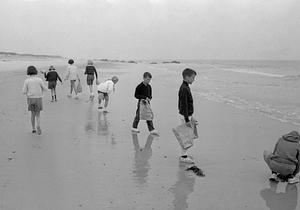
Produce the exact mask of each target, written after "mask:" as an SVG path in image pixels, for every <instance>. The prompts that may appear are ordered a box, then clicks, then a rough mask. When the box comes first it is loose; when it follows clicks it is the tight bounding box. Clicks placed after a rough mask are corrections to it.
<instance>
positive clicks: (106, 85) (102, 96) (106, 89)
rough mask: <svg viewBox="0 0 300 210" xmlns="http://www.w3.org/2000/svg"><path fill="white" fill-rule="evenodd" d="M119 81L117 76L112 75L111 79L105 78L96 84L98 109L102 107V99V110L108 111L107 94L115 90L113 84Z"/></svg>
mask: <svg viewBox="0 0 300 210" xmlns="http://www.w3.org/2000/svg"><path fill="white" fill-rule="evenodd" d="M118 81H119V78H118V77H117V76H113V77H112V78H111V79H108V80H106V81H105V82H102V83H100V84H99V85H98V103H99V104H98V109H102V108H103V107H102V106H101V102H102V100H104V109H103V112H106V113H107V112H108V110H107V106H108V101H109V95H110V94H111V93H112V92H114V91H115V84H117V82H118Z"/></svg>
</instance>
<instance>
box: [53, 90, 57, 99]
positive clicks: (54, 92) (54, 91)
mask: <svg viewBox="0 0 300 210" xmlns="http://www.w3.org/2000/svg"><path fill="white" fill-rule="evenodd" d="M53 94H54V99H55V101H56V100H57V99H56V88H53Z"/></svg>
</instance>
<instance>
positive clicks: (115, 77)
mask: <svg viewBox="0 0 300 210" xmlns="http://www.w3.org/2000/svg"><path fill="white" fill-rule="evenodd" d="M111 80H112V81H113V82H114V83H117V82H118V81H119V78H118V77H117V76H113V77H112V78H111Z"/></svg>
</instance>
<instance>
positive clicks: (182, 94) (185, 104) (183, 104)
mask: <svg viewBox="0 0 300 210" xmlns="http://www.w3.org/2000/svg"><path fill="white" fill-rule="evenodd" d="M187 95H188V93H187V90H182V91H180V93H179V101H180V102H181V107H182V114H183V116H184V120H185V122H186V123H188V122H190V119H189V115H188V98H187Z"/></svg>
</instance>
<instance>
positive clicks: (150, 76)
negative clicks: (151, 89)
mask: <svg viewBox="0 0 300 210" xmlns="http://www.w3.org/2000/svg"><path fill="white" fill-rule="evenodd" d="M147 77H149V78H152V75H151V73H150V72H145V73H144V75H143V78H144V79H145V78H147Z"/></svg>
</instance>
